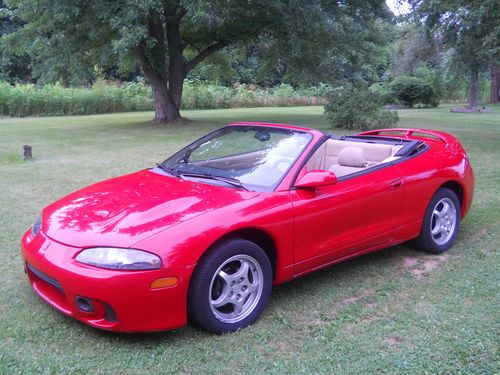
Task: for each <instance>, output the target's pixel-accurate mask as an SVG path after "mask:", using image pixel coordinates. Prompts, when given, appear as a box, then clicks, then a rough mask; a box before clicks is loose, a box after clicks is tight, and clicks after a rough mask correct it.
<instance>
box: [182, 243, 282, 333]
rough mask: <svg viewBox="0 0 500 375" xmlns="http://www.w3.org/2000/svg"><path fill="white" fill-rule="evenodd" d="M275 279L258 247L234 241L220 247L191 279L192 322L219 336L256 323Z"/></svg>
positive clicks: (205, 258) (213, 249)
mask: <svg viewBox="0 0 500 375" xmlns="http://www.w3.org/2000/svg"><path fill="white" fill-rule="evenodd" d="M272 278H273V272H272V268H271V263H270V261H269V258H268V257H267V255H266V253H265V252H264V251H263V250H262V249H261V248H260V247H259V246H258V245H256V244H255V243H253V242H250V241H247V240H243V239H231V240H227V241H224V242H222V243H220V244H219V245H216V246H215V247H214V248H212V249H210V250H209V251H208V252H207V253H206V254H205V255H204V256H203V257H202V259H201V260H200V262H199V263H198V266H197V267H196V269H195V271H194V273H193V276H192V278H191V282H190V285H189V291H188V317H189V320H190V322H191V323H193V324H195V325H197V326H199V327H201V328H204V329H205V330H207V331H209V332H212V333H216V334H221V333H224V332H234V331H236V330H238V329H240V328H243V327H246V326H248V325H250V324H252V323H254V322H255V321H256V320H257V319H258V318H259V316H260V315H261V313H262V311H263V310H264V308H265V306H266V304H267V302H268V300H269V297H270V295H271V289H272Z"/></svg>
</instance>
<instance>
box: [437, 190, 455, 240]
mask: <svg viewBox="0 0 500 375" xmlns="http://www.w3.org/2000/svg"><path fill="white" fill-rule="evenodd" d="M456 225H457V210H456V208H455V203H453V201H452V200H451V199H450V198H443V199H441V200H440V201H439V202H437V204H436V206H434V210H433V211H432V218H431V235H432V239H433V240H434V242H435V243H436V244H438V245H444V244H446V243H447V242H448V241H449V240H450V239H451V237H452V236H453V233H455V226H456Z"/></svg>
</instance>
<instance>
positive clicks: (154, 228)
mask: <svg viewBox="0 0 500 375" xmlns="http://www.w3.org/2000/svg"><path fill="white" fill-rule="evenodd" d="M246 125H252V126H268V127H269V126H271V127H280V128H290V129H295V130H302V131H307V132H309V133H310V134H311V135H312V141H311V142H310V143H309V145H308V146H307V148H306V149H305V150H304V152H303V153H302V154H301V156H300V157H299V159H298V160H297V161H296V162H295V164H294V165H293V167H292V168H291V169H290V170H289V171H288V173H287V174H286V176H285V177H284V178H283V180H282V181H281V183H280V184H279V185H278V186H277V188H276V189H275V190H274V191H272V192H254V191H243V190H238V189H234V188H232V187H221V186H214V185H210V184H206V183H200V182H192V181H185V180H181V179H177V178H175V177H169V176H163V175H159V174H156V173H153V172H151V171H149V170H143V171H139V172H136V173H133V174H130V175H126V176H122V177H118V178H113V179H110V180H107V181H103V182H100V183H97V184H95V185H91V186H89V187H86V188H84V189H82V190H79V191H77V192H75V193H72V194H70V195H68V196H66V197H64V198H62V199H60V200H59V201H57V202H55V203H53V204H51V205H50V206H48V207H46V208H45V209H44V210H43V212H42V230H41V231H40V232H39V233H38V234H37V235H36V237H33V235H32V234H31V230H28V231H27V232H26V233H25V235H24V236H23V238H22V241H21V252H22V256H23V259H24V261H25V262H26V263H25V264H27V265H28V264H29V265H30V266H31V267H32V268H34V269H35V271H33V270H32V269H30V268H29V267H27V268H28V269H27V273H28V277H29V280H30V283H31V285H32V287H33V289H34V290H35V291H36V292H37V293H38V294H39V295H40V296H41V297H42V298H43V299H44V300H45V301H46V302H48V303H49V304H50V305H52V306H53V307H55V308H56V309H58V310H59V311H61V312H62V313H64V314H67V315H70V316H72V317H74V318H76V319H78V320H80V321H82V322H84V323H86V324H89V325H91V326H94V327H97V328H101V329H106V330H113V331H129V332H131V331H154V330H165V329H173V328H177V327H181V326H183V325H185V324H187V313H186V310H187V309H186V299H187V293H188V287H189V281H190V277H191V274H192V272H193V270H194V269H195V267H196V264H197V262H198V260H199V259H200V257H201V256H202V255H203V254H204V252H205V251H206V250H207V249H209V248H210V247H211V246H212V245H213V244H214V243H216V242H217V241H219V240H220V239H222V238H225V237H227V236H239V237H243V238H246V239H250V240H252V239H255V240H256V241H257V242H258V243H260V244H262V246H264V245H265V246H267V248H266V249H265V250H266V251H267V252H268V254H270V256H271V258H272V263H273V266H274V270H275V277H274V284H280V283H283V282H285V281H288V280H290V279H293V278H295V277H298V276H301V275H304V274H306V273H309V272H312V271H314V270H316V269H319V268H322V267H325V266H328V265H331V264H334V263H338V262H340V261H343V260H345V259H348V258H351V257H354V256H358V255H361V254H365V253H368V252H371V251H375V250H378V249H381V248H385V247H389V246H392V245H395V244H398V243H402V242H404V241H407V240H409V239H412V238H414V237H416V236H417V235H418V234H419V231H420V227H421V224H422V219H423V216H424V212H425V209H426V207H427V205H428V203H429V201H430V200H431V197H432V196H433V194H434V193H435V192H436V191H437V190H438V189H439V188H440V187H441V186H443V185H447V186H453V188H454V189H455V190H457V191H459V192H460V194H459V196H460V199H461V216H462V218H463V217H464V216H465V215H466V214H467V212H468V210H469V208H470V205H471V201H472V196H473V191H474V175H473V172H472V168H471V166H470V163H469V161H468V158H467V156H466V154H465V151H464V150H463V148H462V147H461V145H460V144H459V142H458V141H457V140H456V139H455V138H454V137H452V136H451V135H449V134H446V133H441V132H436V131H429V130H423V129H383V130H380V131H371V132H366V133H362V134H366V135H371V136H374V137H377V136H382V135H383V136H384V137H387V136H390V137H396V138H407V139H421V140H423V141H424V142H425V143H426V144H427V146H428V149H427V150H426V151H424V152H422V153H420V154H419V155H417V156H415V157H409V158H406V159H404V160H401V161H400V162H398V163H395V164H393V165H388V166H387V167H384V168H380V169H377V170H374V171H372V172H369V173H365V174H362V175H360V176H356V177H353V178H347V179H343V180H342V179H341V180H339V181H338V182H337V183H335V184H328V185H324V186H319V185H321V184H317V187H316V188H315V189H312V188H307V186H308V185H307V184H308V183H309V182H310V181H308V178H311V177H310V175H308V176H306V178H304V175H305V173H306V172H305V168H304V167H303V165H304V163H305V161H307V159H308V157H309V156H310V154H311V153H312V152H313V151H314V150H315V149H316V147H317V146H318V145H319V143H322V142H323V141H324V140H325V135H324V133H322V132H320V131H316V130H311V129H307V128H301V127H293V126H290V125H283V124H265V123H237V124H233V126H246ZM314 178H316V179H319V180H321V181H325V183H331V182H332V175H331V174H329V173H325V172H320V173H318V174H317V176H316V177H314ZM333 179H335V176H333ZM300 180H302V187H301V188H299V187H297V188H295V182H296V181H297V184H298V185H301V182H300ZM95 246H113V247H123V248H134V249H140V250H145V251H148V252H151V253H154V254H157V255H158V256H160V257H161V259H162V266H161V268H159V269H155V270H147V271H119V270H108V269H102V268H97V267H93V266H90V265H86V264H83V263H79V262H77V261H76V260H75V257H76V256H77V255H78V253H79V252H80V251H81V250H82V249H84V248H88V247H95ZM172 276H173V277H177V279H178V281H177V284H176V285H174V286H170V287H166V288H161V289H151V288H150V286H151V283H152V282H153V281H155V280H157V279H159V278H163V277H172ZM47 277H48V278H49V279H47ZM47 280H48V281H49V282H47ZM51 280H56V281H57V283H59V285H60V286H61V288H62V290H63V292H61V291H60V290H58V289H57V288H56V287H54V283H53V282H50V281H51ZM76 296H85V297H87V298H89V299H90V300H91V301H92V302H93V305H94V310H93V311H92V312H84V311H81V310H80V309H79V308H77V306H76V303H75V297H76ZM107 307H111V308H112V310H113V312H114V314H115V315H116V317H115V318H114V319H109V316H108V315H106V314H107V312H106V311H107V310H106V309H107Z"/></svg>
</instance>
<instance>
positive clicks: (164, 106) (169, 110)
mask: <svg viewBox="0 0 500 375" xmlns="http://www.w3.org/2000/svg"><path fill="white" fill-rule="evenodd" d="M151 88H152V90H153V99H154V102H155V122H156V123H157V124H166V123H170V122H176V121H179V120H180V119H181V113H180V112H179V107H178V106H176V105H175V103H173V102H172V100H171V98H170V95H169V93H168V89H167V86H166V82H163V81H156V80H151Z"/></svg>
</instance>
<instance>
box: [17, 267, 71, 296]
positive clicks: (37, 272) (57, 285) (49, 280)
mask: <svg viewBox="0 0 500 375" xmlns="http://www.w3.org/2000/svg"><path fill="white" fill-rule="evenodd" d="M26 267H27V268H28V269H29V270H30V271H31V272H32V273H33V274H34V275H35V276H36V277H38V278H39V279H41V280H43V281H45V282H46V283H48V284H50V285H52V286H53V287H54V288H56V289H57V290H58V291H60V292H61V293H64V290H63V288H62V286H61V284H60V283H59V281H57V280H56V279H54V278H52V277H50V276H47V275H46V274H44V273H43V272H42V271H40V270H38V269H36V268H35V267H33V266H32V265H31V264H29V263H26Z"/></svg>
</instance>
